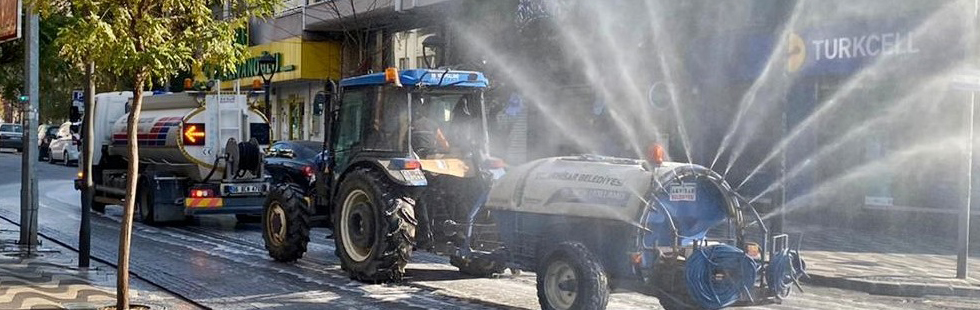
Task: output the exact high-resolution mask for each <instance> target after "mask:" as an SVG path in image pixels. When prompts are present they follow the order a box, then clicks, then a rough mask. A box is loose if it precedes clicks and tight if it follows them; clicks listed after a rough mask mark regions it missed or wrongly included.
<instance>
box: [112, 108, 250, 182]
mask: <svg viewBox="0 0 980 310" xmlns="http://www.w3.org/2000/svg"><path fill="white" fill-rule="evenodd" d="M143 100H144V101H143V108H142V111H141V113H140V119H139V126H138V129H137V143H138V145H139V157H140V162H141V163H144V164H153V165H155V167H157V168H160V167H168V166H170V167H172V169H173V170H180V171H184V173H181V175H185V174H186V175H187V176H188V177H190V178H191V179H193V180H196V181H201V180H203V179H204V178H205V177H206V176H207V175H208V174H209V173H210V172H211V171H212V169H214V170H215V173H217V175H218V176H220V175H221V174H220V172H223V170H224V165H221V164H218V165H217V167H215V163H216V158H217V157H219V156H223V155H224V154H225V153H226V152H227V151H234V150H226V149H225V148H226V145H227V144H228V141H229V140H230V139H234V140H235V141H236V142H247V141H250V140H251V139H253V138H255V139H256V140H257V142H258V143H259V144H260V146H262V147H264V146H266V145H267V144H268V141H269V126H268V120H267V119H266V117H265V116H264V115H262V114H261V113H259V112H258V111H256V110H254V109H251V108H249V106H248V103H247V100H248V99H247V97H246V96H245V95H206V96H205V95H201V94H189V93H178V94H166V95H156V96H147V97H144V99H143ZM128 117H129V114H128V113H126V114H124V115H122V116H121V117H119V118H118V119H117V120H116V121H115V122H114V124H113V126H112V130H111V137H110V140H109V142H110V143H109V146H108V153H109V155H115V156H121V157H123V158H125V157H126V154H128V153H127V151H126V142H127V140H128V139H127V135H126V124H127V120H128Z"/></svg>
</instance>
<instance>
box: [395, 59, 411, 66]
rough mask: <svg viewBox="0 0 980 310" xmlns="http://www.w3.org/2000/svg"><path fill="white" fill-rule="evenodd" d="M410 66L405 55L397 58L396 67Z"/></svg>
mask: <svg viewBox="0 0 980 310" xmlns="http://www.w3.org/2000/svg"><path fill="white" fill-rule="evenodd" d="M410 66H411V64H409V63H408V58H407V57H403V58H399V59H398V68H399V69H408V68H409V67H410Z"/></svg>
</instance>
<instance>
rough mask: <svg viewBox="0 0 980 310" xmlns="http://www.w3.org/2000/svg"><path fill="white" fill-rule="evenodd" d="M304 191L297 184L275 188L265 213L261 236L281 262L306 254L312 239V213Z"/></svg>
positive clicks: (286, 184)
mask: <svg viewBox="0 0 980 310" xmlns="http://www.w3.org/2000/svg"><path fill="white" fill-rule="evenodd" d="M302 193H303V191H302V189H300V188H299V187H298V186H296V185H295V184H289V183H284V184H278V185H276V186H275V187H273V188H272V192H271V193H269V198H268V199H267V200H266V202H265V212H264V213H263V215H262V239H264V240H265V249H266V250H268V251H269V256H271V257H272V258H273V259H275V260H276V261H279V262H293V261H296V260H297V259H300V258H301V257H303V254H304V253H306V245H307V244H308V243H309V242H310V213H309V211H308V210H309V209H308V208H307V206H306V200H304V199H303V194H302Z"/></svg>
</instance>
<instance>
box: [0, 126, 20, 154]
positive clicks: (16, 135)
mask: <svg viewBox="0 0 980 310" xmlns="http://www.w3.org/2000/svg"><path fill="white" fill-rule="evenodd" d="M23 139H24V128H23V127H21V126H20V124H13V123H6V124H0V149H6V148H9V149H16V150H17V151H18V152H22V151H24V140H23Z"/></svg>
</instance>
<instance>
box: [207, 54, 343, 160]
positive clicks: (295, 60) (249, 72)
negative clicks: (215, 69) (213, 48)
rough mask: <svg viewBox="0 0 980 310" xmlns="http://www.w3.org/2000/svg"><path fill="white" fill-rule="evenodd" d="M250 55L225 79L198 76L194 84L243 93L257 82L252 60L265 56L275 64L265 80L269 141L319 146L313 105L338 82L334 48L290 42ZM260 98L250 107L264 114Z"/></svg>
mask: <svg viewBox="0 0 980 310" xmlns="http://www.w3.org/2000/svg"><path fill="white" fill-rule="evenodd" d="M248 53H249V55H250V57H249V58H247V59H246V60H245V61H244V62H243V63H241V64H239V65H238V66H237V68H236V69H237V70H236V71H235V72H234V73H230V74H224V75H220V74H205V73H204V72H207V71H208V70H198V71H197V80H199V81H210V80H220V81H221V86H220V88H221V90H222V91H235V90H241V91H249V90H252V87H253V83H254V82H255V81H256V80H257V81H258V83H262V82H263V81H262V77H261V75H260V74H259V71H258V65H257V61H258V58H259V57H261V56H262V55H264V54H265V53H268V54H270V55H272V56H273V57H275V58H276V61H277V65H276V68H277V69H276V73H275V74H274V75H273V78H272V80H271V85H272V86H271V93H270V96H269V100H270V103H271V106H270V108H269V111H270V114H271V115H267V116H268V117H269V122H270V128H271V129H272V139H273V141H279V140H317V141H322V140H323V138H324V137H323V134H324V133H323V131H324V130H323V127H324V124H323V111H324V107H322V106H320V105H319V104H318V102H317V100H316V98H317V95H318V94H321V96H322V93H323V91H324V89H325V85H326V83H327V81H328V80H330V79H334V80H339V79H340V72H341V71H340V70H341V69H340V65H341V63H340V60H341V56H340V53H341V46H340V43H337V42H332V41H311V40H307V39H304V38H302V37H299V36H297V37H292V38H287V39H283V40H278V41H272V42H269V43H265V44H260V45H254V46H250V47H248ZM263 101H264V97H261V96H260V98H259V101H258V102H256V105H257V106H258V107H260V109H261V110H264V109H265V102H263Z"/></svg>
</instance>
